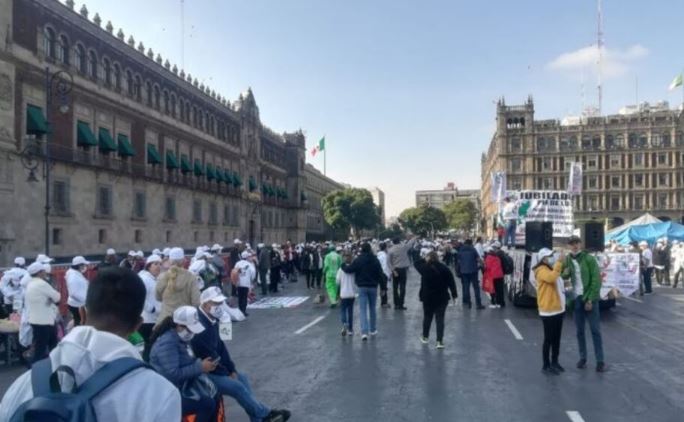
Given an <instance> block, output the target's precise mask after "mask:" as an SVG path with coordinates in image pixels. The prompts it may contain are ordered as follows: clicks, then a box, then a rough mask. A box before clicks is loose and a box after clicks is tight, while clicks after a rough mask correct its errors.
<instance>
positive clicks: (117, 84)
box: [114, 63, 121, 91]
mask: <svg viewBox="0 0 684 422" xmlns="http://www.w3.org/2000/svg"><path fill="white" fill-rule="evenodd" d="M114 89H116V90H117V91H121V66H119V63H114Z"/></svg>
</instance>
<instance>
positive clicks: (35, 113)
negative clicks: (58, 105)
mask: <svg viewBox="0 0 684 422" xmlns="http://www.w3.org/2000/svg"><path fill="white" fill-rule="evenodd" d="M47 132H48V124H47V121H46V120H45V115H44V114H43V109H42V108H40V107H38V106H34V105H31V104H27V105H26V134H27V135H43V134H45V133H47Z"/></svg>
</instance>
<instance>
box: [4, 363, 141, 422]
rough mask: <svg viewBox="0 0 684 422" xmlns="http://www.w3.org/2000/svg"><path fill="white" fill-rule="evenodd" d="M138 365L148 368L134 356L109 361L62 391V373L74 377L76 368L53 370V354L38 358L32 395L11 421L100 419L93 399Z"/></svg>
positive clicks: (33, 370) (86, 421)
mask: <svg viewBox="0 0 684 422" xmlns="http://www.w3.org/2000/svg"><path fill="white" fill-rule="evenodd" d="M138 368H149V366H148V365H147V364H145V362H143V361H141V360H139V359H134V358H120V359H117V360H114V361H111V362H108V363H106V364H105V365H104V366H103V367H102V368H100V369H98V370H97V371H95V372H94V373H93V374H92V375H91V376H90V378H88V379H87V380H85V381H84V382H83V384H81V385H80V386H75V387H74V388H73V389H72V391H71V392H69V393H65V392H62V391H61V387H60V385H59V373H60V372H64V373H66V374H68V375H70V376H71V377H72V378H74V379H75V375H74V371H73V369H71V368H69V367H68V366H60V367H58V368H57V369H56V370H55V371H54V372H53V371H52V363H51V362H50V358H46V359H43V360H41V361H38V362H36V364H34V365H33V367H32V368H31V386H32V388H33V398H32V399H30V400H28V401H27V402H24V403H23V404H22V405H21V406H19V408H18V409H17V410H16V411H15V412H14V414H13V415H12V419H10V422H39V421H40V422H44V421H51V422H97V417H96V416H95V409H94V408H93V403H92V400H93V398H94V397H95V396H97V395H98V394H100V393H101V392H102V391H104V390H105V389H107V387H109V386H110V385H112V384H114V383H115V382H116V381H118V380H119V379H120V378H121V377H123V376H124V375H126V374H128V373H129V372H131V371H133V370H135V369H138Z"/></svg>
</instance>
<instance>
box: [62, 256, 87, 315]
mask: <svg viewBox="0 0 684 422" xmlns="http://www.w3.org/2000/svg"><path fill="white" fill-rule="evenodd" d="M89 264H90V262H88V261H86V259H85V258H83V257H82V256H75V257H74V259H72V260H71V268H69V269H68V270H67V272H66V284H67V290H68V291H69V298H68V299H67V306H68V307H69V312H71V316H72V317H73V319H74V327H78V326H79V325H81V308H82V307H84V306H85V300H86V295H87V294H88V279H87V278H85V276H84V275H83V274H85V272H86V271H87V270H88V265H89Z"/></svg>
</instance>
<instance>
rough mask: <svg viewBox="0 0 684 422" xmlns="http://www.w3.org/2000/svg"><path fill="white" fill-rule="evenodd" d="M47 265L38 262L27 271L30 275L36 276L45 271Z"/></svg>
mask: <svg viewBox="0 0 684 422" xmlns="http://www.w3.org/2000/svg"><path fill="white" fill-rule="evenodd" d="M45 265H46V264H43V263H42V262H38V261H36V262H34V263H33V264H31V265H29V266H28V268H27V269H26V271H28V273H29V274H30V275H36V274H38V273H39V272H41V271H45Z"/></svg>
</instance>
